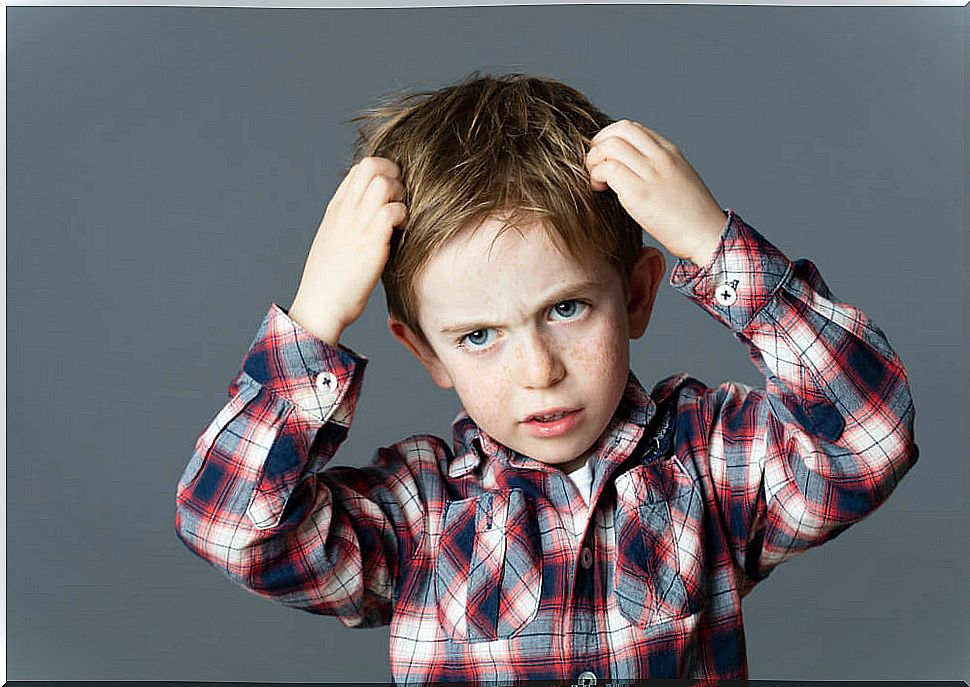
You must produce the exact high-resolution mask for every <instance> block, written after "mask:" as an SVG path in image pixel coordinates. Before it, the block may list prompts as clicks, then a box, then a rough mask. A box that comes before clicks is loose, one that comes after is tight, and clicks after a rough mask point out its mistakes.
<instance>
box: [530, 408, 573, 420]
mask: <svg viewBox="0 0 970 687" xmlns="http://www.w3.org/2000/svg"><path fill="white" fill-rule="evenodd" d="M578 410H581V408H549V409H548V410H540V411H539V412H537V413H533V414H532V415H530V416H528V417H527V418H526V419H524V420H522V422H554V421H555V420H560V419H562V418H563V417H565V416H566V415H569V414H571V413H575V412H576V411H578Z"/></svg>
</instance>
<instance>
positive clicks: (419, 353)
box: [387, 315, 454, 389]
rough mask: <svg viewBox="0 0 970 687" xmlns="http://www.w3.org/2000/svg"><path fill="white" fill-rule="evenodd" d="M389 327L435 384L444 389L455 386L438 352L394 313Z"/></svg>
mask: <svg viewBox="0 0 970 687" xmlns="http://www.w3.org/2000/svg"><path fill="white" fill-rule="evenodd" d="M387 328H388V329H389V330H390V331H391V334H392V335H393V336H394V338H395V339H397V340H398V341H400V342H401V344H402V345H403V346H404V347H405V348H406V349H408V350H409V351H410V352H411V355H413V356H414V357H415V358H417V359H418V362H419V363H421V364H422V365H423V366H424V369H426V370H427V371H428V374H429V375H431V379H433V380H434V383H435V384H437V385H438V386H440V387H441V388H442V389H450V388H452V387H453V386H454V383H453V382H452V381H451V376H450V375H449V374H448V371H447V370H446V369H445V366H444V364H442V362H441V360H440V359H439V358H438V356H437V354H436V353H435V352H434V351H433V350H431V349H430V348H429V347H428V345H427V344H425V343H424V342H423V341H422V340H421V337H419V336H418V335H417V334H415V333H414V332H413V331H412V330H411V328H410V327H408V326H407V325H406V324H404V323H403V322H401V321H400V320H398V319H397V318H396V317H394V316H393V315H388V316H387Z"/></svg>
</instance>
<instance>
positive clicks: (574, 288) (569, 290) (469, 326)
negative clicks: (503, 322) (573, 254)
mask: <svg viewBox="0 0 970 687" xmlns="http://www.w3.org/2000/svg"><path fill="white" fill-rule="evenodd" d="M598 286H599V284H598V283H597V282H595V281H592V280H586V281H581V282H578V283H576V284H571V285H569V286H566V287H563V288H562V289H560V290H559V291H554V292H553V293H552V294H550V295H549V297H548V298H546V299H545V301H543V303H542V307H541V309H542V310H545V309H546V308H548V307H549V306H551V305H555V304H556V303H561V302H563V301H566V300H569V299H571V298H575V297H576V296H581V295H583V294H584V293H586V292H588V291H590V290H592V289H595V288H597V287H598ZM493 326H494V325H493V324H491V323H489V322H485V321H484V320H476V321H473V322H465V323H462V324H452V325H448V326H446V327H442V328H441V329H440V330H439V331H440V332H441V333H442V334H464V333H466V332H475V331H478V330H479V329H488V328H489V327H493Z"/></svg>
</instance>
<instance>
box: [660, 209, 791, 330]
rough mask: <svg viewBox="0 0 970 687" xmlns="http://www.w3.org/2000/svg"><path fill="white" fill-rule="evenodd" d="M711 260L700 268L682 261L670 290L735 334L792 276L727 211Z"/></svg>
mask: <svg viewBox="0 0 970 687" xmlns="http://www.w3.org/2000/svg"><path fill="white" fill-rule="evenodd" d="M725 212H726V213H727V222H726V223H725V226H724V229H723V230H722V232H721V238H720V241H719V242H718V245H717V248H715V250H714V254H713V255H712V256H711V259H710V261H709V262H708V263H707V264H706V265H703V266H699V265H695V264H694V263H693V262H691V261H690V260H688V259H687V258H680V259H678V260H677V262H676V263H675V264H674V268H673V270H672V271H671V274H670V281H669V283H670V285H671V286H672V287H673V288H674V289H675V290H677V291H679V292H680V293H682V294H684V295H685V296H687V297H688V298H690V299H691V300H692V301H694V302H695V303H697V304H698V305H699V306H701V307H702V308H703V309H704V310H706V311H707V312H708V313H710V314H711V315H712V316H713V317H714V318H715V319H717V320H718V321H719V322H721V323H722V324H724V325H725V326H727V327H729V328H730V329H732V330H733V331H735V332H741V331H743V330H744V329H746V328H747V326H748V325H749V324H750V323H751V320H753V319H754V317H755V316H756V315H757V314H758V312H759V311H760V310H761V309H762V308H763V307H764V306H765V305H766V304H767V303H768V302H769V301H770V300H771V299H772V298H773V297H774V295H775V293H776V292H777V291H778V289H779V288H781V286H782V284H784V283H785V281H786V280H787V279H788V276H789V275H790V274H791V268H792V264H791V261H790V260H789V259H788V258H787V257H786V256H785V254H784V253H782V252H781V251H780V250H779V249H778V248H776V247H775V246H774V245H772V244H771V243H770V242H769V241H768V240H767V239H766V238H765V237H764V236H762V235H761V234H760V233H758V232H757V231H756V230H755V229H754V228H753V227H751V226H750V225H748V224H747V223H746V222H745V221H744V220H743V219H741V217H740V216H739V215H738V214H737V213H735V212H734V210H732V209H731V208H727V209H726V210H725Z"/></svg>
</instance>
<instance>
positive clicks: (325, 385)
mask: <svg viewBox="0 0 970 687" xmlns="http://www.w3.org/2000/svg"><path fill="white" fill-rule="evenodd" d="M317 391H319V392H321V393H324V394H332V395H336V393H337V378H336V377H335V376H334V375H333V373H332V372H321V373H320V374H318V375H317Z"/></svg>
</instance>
